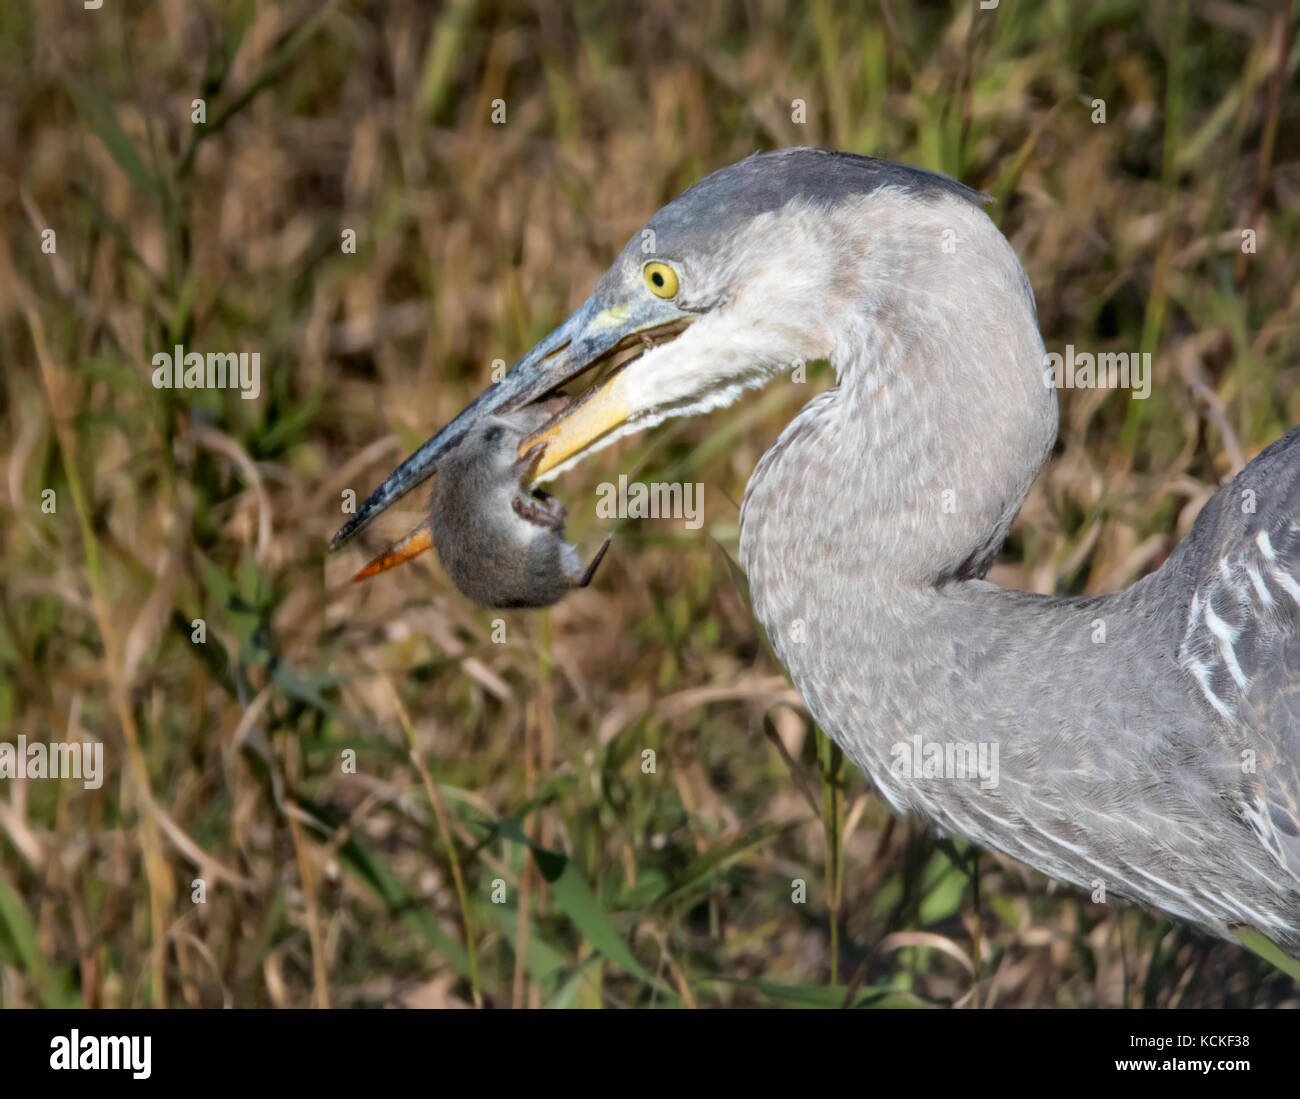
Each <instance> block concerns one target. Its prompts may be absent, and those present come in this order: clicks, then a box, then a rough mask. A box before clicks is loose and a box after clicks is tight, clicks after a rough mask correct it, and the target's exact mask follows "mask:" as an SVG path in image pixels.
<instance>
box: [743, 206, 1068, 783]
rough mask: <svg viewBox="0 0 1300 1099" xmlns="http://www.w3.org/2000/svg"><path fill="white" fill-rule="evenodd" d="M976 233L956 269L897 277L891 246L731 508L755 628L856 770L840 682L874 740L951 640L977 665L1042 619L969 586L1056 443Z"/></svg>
mask: <svg viewBox="0 0 1300 1099" xmlns="http://www.w3.org/2000/svg"><path fill="white" fill-rule="evenodd" d="M979 217H980V218H981V219H983V222H984V223H986V224H987V226H988V233H987V235H986V236H985V237H984V238H983V239H982V240H981V241H980V242H979V243H981V244H982V248H981V249H979V250H975V249H972V250H971V254H970V255H969V256H967V257H965V258H964V259H963V257H957V258H956V259H954V260H953V261H952V262H951V263H941V264H938V265H930V266H927V267H925V268H924V269H923V270H915V269H909V266H908V265H909V264H910V265H912V268H914V267H915V264H916V263H918V262H922V261H918V260H916V259H915V258H914V254H915V253H916V252H917V248H916V245H915V241H914V240H913V241H912V242H911V243H910V244H909V243H900V244H899V246H898V255H897V256H895V257H894V258H893V266H895V267H900V266H901V268H902V269H903V270H904V272H905V273H906V276H907V277H900V278H899V279H897V280H895V281H894V282H892V283H891V284H890V285H889V286H887V287H885V286H873V287H870V288H869V292H868V293H867V294H866V295H864V298H863V301H862V303H861V304H862V308H861V309H860V311H859V313H858V315H857V316H856V317H854V319H853V322H852V324H850V325H841V326H839V327H840V330H841V331H843V332H844V333H845V335H844V336H843V338H842V340H841V342H840V344H839V345H838V346H836V347H833V348H832V349H831V360H832V363H833V364H834V365H835V366H836V369H837V373H838V376H839V381H840V385H839V387H838V389H835V390H832V391H830V392H828V393H824V394H822V395H821V396H819V397H817V398H815V399H814V400H812V401H811V402H810V403H809V404H808V405H807V406H805V408H804V409H803V410H802V411H801V412H800V413H799V415H798V416H797V417H796V418H795V419H794V421H793V422H792V423H791V424H790V425H789V427H787V429H786V430H785V431H784V432H783V433H782V435H781V437H780V439H779V440H778V441H777V443H776V445H775V446H774V447H773V448H772V449H771V450H770V451H768V453H767V454H765V455H764V457H763V459H762V461H761V462H760V463H759V466H758V468H757V469H756V470H755V472H754V475H753V477H752V478H751V480H750V483H749V486H748V489H747V491H746V498H745V506H744V509H743V511H742V516H741V558H742V562H743V564H744V567H745V569H746V572H747V574H748V576H749V581H750V588H751V594H752V597H753V602H754V609H755V612H756V614H757V615H758V618H759V620H760V621H761V622H762V623H763V625H764V627H765V628H766V630H767V632H768V635H769V638H770V639H771V641H772V644H773V647H774V649H775V651H776V653H777V656H778V657H779V658H780V660H781V661H782V663H783V664H785V665H786V667H787V668H788V669H789V670H790V673H791V675H792V676H793V677H794V680H795V682H796V684H797V685H798V686H799V688H800V691H801V693H802V694H803V696H804V698H805V700H806V701H807V702H808V704H809V706H810V708H811V709H812V711H813V714H814V716H815V717H817V718H818V720H819V722H821V723H822V724H823V725H824V727H826V728H827V729H828V731H829V732H831V733H832V734H834V735H837V736H838V737H839V738H840V739H841V743H842V744H844V746H845V747H846V748H847V749H849V751H850V754H851V755H855V756H857V757H858V758H857V762H859V763H860V764H863V765H867V764H868V762H869V761H868V760H866V759H864V758H861V756H862V754H863V753H860V752H855V751H854V750H853V745H852V744H851V743H846V740H848V739H849V738H850V737H851V736H852V735H854V732H853V731H849V730H844V729H837V728H836V719H837V718H838V719H840V722H841V723H842V715H843V714H844V713H845V712H846V709H845V705H844V702H843V699H839V700H838V702H837V700H836V697H835V696H836V695H840V694H842V693H843V691H844V690H845V684H846V683H850V682H851V683H854V684H857V685H862V686H864V687H869V688H870V689H869V692H868V697H866V698H864V699H863V700H862V703H861V709H860V711H859V712H860V713H861V714H862V718H861V720H862V721H863V722H864V723H888V722H889V720H890V713H889V711H890V708H891V705H892V704H886V703H885V696H886V695H888V696H889V697H890V698H891V699H893V698H896V699H898V700H899V702H898V706H897V707H894V709H895V711H896V712H895V714H894V715H893V716H898V715H899V714H900V713H902V712H904V711H905V710H906V704H905V703H904V702H903V701H902V700H903V699H904V698H906V697H907V696H909V695H914V694H915V693H916V691H917V690H919V689H921V684H922V683H924V682H926V681H927V680H928V681H929V682H930V683H931V686H933V684H934V682H935V681H936V679H937V680H938V681H940V682H942V681H943V680H944V679H945V678H952V676H953V669H954V665H953V663H952V659H951V658H952V652H951V647H950V646H951V643H953V642H954V641H959V642H963V643H966V644H969V645H970V646H972V651H978V650H980V649H981V647H983V648H985V649H987V648H989V647H991V646H992V645H993V644H994V639H995V637H997V636H1001V635H1002V634H1004V633H1005V632H1006V631H1007V630H1008V621H1009V620H1010V619H1017V620H1019V619H1023V623H1020V622H1018V624H1017V626H1016V627H1015V628H1014V629H1013V630H1012V632H1014V630H1015V629H1020V628H1021V627H1022V626H1023V630H1022V632H1024V633H1025V634H1026V636H1028V635H1030V634H1032V633H1033V632H1034V631H1035V630H1037V629H1039V628H1040V627H1041V628H1042V629H1043V630H1047V629H1050V620H1052V617H1053V614H1054V613H1058V612H1053V611H1050V610H1048V609H1047V608H1046V607H1045V606H1039V605H1033V606H1029V605H1022V604H1021V603H1020V602H1019V601H1017V600H1014V599H1010V600H1008V601H1005V602H1004V601H1000V600H998V599H997V598H995V597H996V596H1003V595H1005V596H1010V595H1011V594H1012V593H1003V592H1000V591H998V589H994V588H992V587H991V586H990V585H985V584H983V583H981V582H979V580H978V578H979V577H982V576H983V574H984V573H985V572H986V571H987V569H988V567H989V565H990V564H991V563H992V561H993V559H994V557H995V556H996V554H997V552H998V550H999V549H1000V547H1001V545H1002V543H1003V541H1004V540H1005V538H1006V535H1007V531H1008V529H1009V528H1010V525H1011V521H1012V520H1013V519H1014V517H1015V515H1016V512H1017V511H1018V510H1019V508H1020V505H1021V503H1022V502H1023V500H1024V497H1025V494H1026V493H1027V492H1028V490H1029V486H1030V484H1031V483H1032V481H1033V479H1034V477H1035V475H1036V474H1037V472H1038V469H1039V468H1040V466H1041V465H1042V463H1043V462H1044V461H1045V459H1046V457H1047V454H1048V452H1049V451H1050V448H1051V445H1052V442H1053V441H1054V439H1055V434H1056V396H1055V392H1054V391H1053V390H1051V389H1048V388H1045V387H1044V386H1043V383H1042V363H1043V345H1042V340H1041V338H1040V336H1039V334H1038V329H1037V324H1036V320H1035V316H1034V309H1033V302H1032V299H1031V298H1030V297H1029V295H1028V292H1027V288H1026V284H1025V282H1024V277H1023V272H1022V271H1021V268H1020V265H1019V262H1018V260H1016V258H1015V256H1014V253H1012V252H1011V249H1010V246H1009V245H1008V244H1007V243H1006V241H1005V239H1004V238H1003V237H1002V236H1001V234H1000V233H998V232H997V230H996V229H994V228H993V227H992V225H991V223H987V219H986V218H983V215H982V214H980V215H979ZM968 229H969V232H970V233H971V234H974V233H976V232H983V230H982V229H979V228H978V227H968ZM887 246H888V245H887V242H886V243H884V244H881V243H879V242H878V243H877V245H876V247H877V248H878V249H879V248H882V247H887ZM909 249H910V251H909ZM977 251H978V254H976V253H977ZM917 287H924V290H918V289H917ZM987 592H991V593H993V596H994V598H988V599H984V598H983V595H984V593H987ZM956 595H960V596H962V597H961V598H954V596H956ZM981 604H983V606H982V609H978V610H972V608H973V607H977V606H980V605H981ZM1060 613H1065V612H1060ZM981 634H986V635H987V636H983V637H982V636H981ZM985 642H987V644H985ZM1025 701H1026V702H1029V701H1031V700H1025ZM935 720H936V722H938V721H939V720H940V715H938V714H937V713H936V717H935ZM894 731H895V732H896V731H897V730H896V729H895V730H894ZM877 762H878V761H877ZM872 770H873V771H874V770H875V767H872Z"/></svg>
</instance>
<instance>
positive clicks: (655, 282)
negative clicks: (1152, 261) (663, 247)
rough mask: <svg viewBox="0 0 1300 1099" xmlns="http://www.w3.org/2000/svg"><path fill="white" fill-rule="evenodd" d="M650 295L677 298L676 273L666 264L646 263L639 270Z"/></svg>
mask: <svg viewBox="0 0 1300 1099" xmlns="http://www.w3.org/2000/svg"><path fill="white" fill-rule="evenodd" d="M641 274H643V275H644V276H645V284H646V285H647V286H648V287H650V293H652V294H654V295H655V296H656V297H660V298H672V297H676V296H677V272H676V271H674V270H673V269H672V268H671V267H669V266H668V264H666V263H658V262H654V263H647V264H646V265H645V266H644V267H643V268H641Z"/></svg>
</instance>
